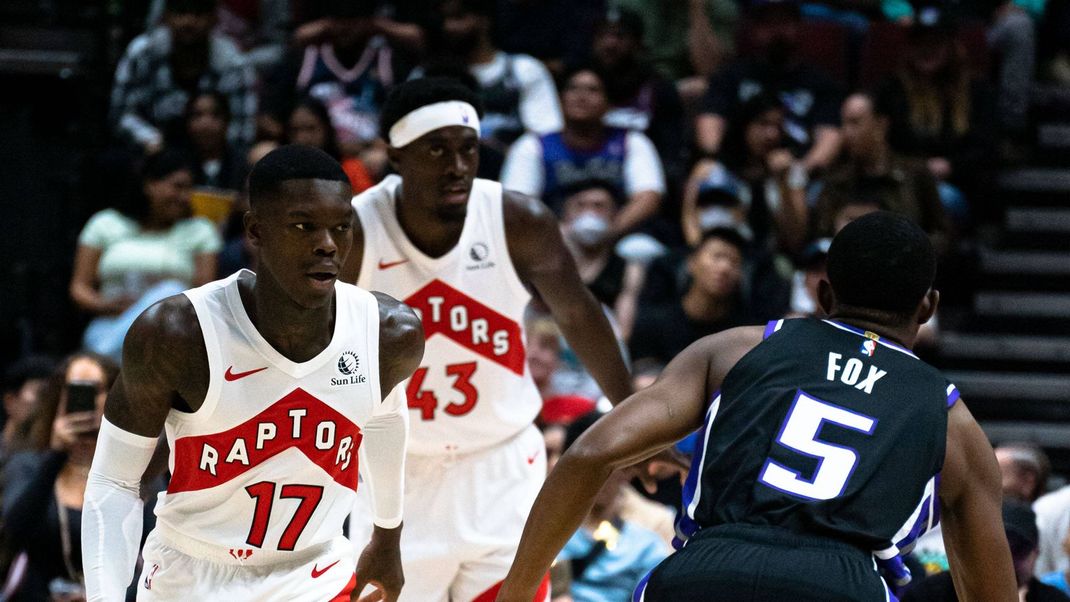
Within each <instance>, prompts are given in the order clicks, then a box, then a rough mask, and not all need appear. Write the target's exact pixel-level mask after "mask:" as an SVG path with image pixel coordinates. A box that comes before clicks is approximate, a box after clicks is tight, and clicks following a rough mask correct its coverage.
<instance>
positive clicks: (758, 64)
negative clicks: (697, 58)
mask: <svg viewBox="0 0 1070 602" xmlns="http://www.w3.org/2000/svg"><path fill="white" fill-rule="evenodd" d="M750 7H751V8H750V9H749V11H750V12H749V15H748V17H749V20H748V23H749V24H750V35H751V37H752V39H753V41H754V45H755V46H756V49H755V52H756V54H755V55H754V56H753V57H749V58H740V59H736V60H734V61H732V62H730V63H728V64H727V65H726V66H725V67H724V68H723V69H721V70H720V71H718V72H717V73H716V74H715V75H714V76H713V77H712V78H711V79H710V84H709V91H708V93H707V95H706V100H705V106H704V107H703V109H702V112H701V114H700V115H699V116H698V118H697V119H696V121H695V136H696V144H697V146H698V150H699V152H701V153H702V154H703V155H705V156H706V157H707V158H715V157H718V156H719V154H720V153H721V152H722V150H723V149H722V143H723V142H724V138H725V133H726V130H727V129H728V123H729V122H730V121H731V120H732V119H733V117H734V115H735V113H736V111H737V109H738V108H739V106H740V104H742V103H744V102H746V101H747V100H749V99H751V98H753V97H754V96H757V95H759V94H763V93H764V94H767V95H771V96H773V97H775V98H778V99H780V101H781V103H782V104H783V106H784V119H785V123H784V132H785V134H786V135H787V140H788V142H789V143H790V149H791V151H792V152H793V153H794V155H795V156H797V157H799V158H800V159H801V160H802V164H803V167H804V168H805V169H806V171H807V172H808V173H813V172H814V171H815V170H820V169H823V168H825V167H827V166H828V165H829V164H830V163H832V161H833V160H834V159H835V158H836V155H837V153H839V150H840V133H839V113H838V111H839V107H840V100H841V98H842V95H841V93H840V90H839V86H838V85H837V84H836V83H834V82H833V81H832V80H831V79H829V77H828V76H827V75H825V74H824V73H822V72H820V71H818V70H816V69H814V68H813V67H811V66H809V65H808V64H806V63H804V62H802V60H801V59H800V56H799V53H798V45H799V19H800V17H799V7H798V5H797V2H796V0H781V1H774V0H753V2H751V3H750Z"/></svg>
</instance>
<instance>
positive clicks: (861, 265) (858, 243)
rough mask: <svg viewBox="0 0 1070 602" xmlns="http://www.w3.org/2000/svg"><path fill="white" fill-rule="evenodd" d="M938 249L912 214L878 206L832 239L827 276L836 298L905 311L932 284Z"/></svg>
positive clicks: (854, 304)
mask: <svg viewBox="0 0 1070 602" xmlns="http://www.w3.org/2000/svg"><path fill="white" fill-rule="evenodd" d="M935 277H936V251H935V250H934V249H933V245H932V243H931V242H930V241H929V237H928V236H926V234H925V232H924V231H923V230H922V229H921V228H920V227H919V226H918V225H917V224H915V223H914V222H913V221H911V220H910V219H908V218H906V217H904V216H902V215H899V214H897V213H892V212H890V211H875V212H873V213H870V214H867V215H864V216H862V217H860V218H858V219H856V220H854V221H853V222H851V223H849V224H847V225H846V226H844V228H843V229H842V230H840V232H839V234H837V235H836V237H835V238H833V239H832V245H831V246H830V247H829V255H828V278H829V283H830V284H831V285H832V291H833V292H834V293H835V294H836V302H837V303H838V304H840V305H847V306H850V307H854V308H858V309H869V310H877V311H882V312H888V313H891V314H893V315H895V316H899V317H905V316H908V315H910V314H911V313H912V312H913V311H914V310H915V309H917V307H918V303H920V302H921V300H922V298H924V297H925V295H926V294H927V293H928V292H929V289H931V288H932V285H933V279H934V278H935Z"/></svg>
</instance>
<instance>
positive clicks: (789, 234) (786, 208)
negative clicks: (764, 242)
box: [774, 181, 808, 252]
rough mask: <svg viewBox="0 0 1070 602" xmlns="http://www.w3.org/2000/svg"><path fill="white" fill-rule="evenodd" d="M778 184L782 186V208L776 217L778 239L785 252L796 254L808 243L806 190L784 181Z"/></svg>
mask: <svg viewBox="0 0 1070 602" xmlns="http://www.w3.org/2000/svg"><path fill="white" fill-rule="evenodd" d="M778 184H779V186H780V207H779V208H778V209H777V212H776V215H775V216H774V219H775V220H776V227H777V238H778V239H779V242H780V247H781V248H782V249H783V250H785V251H789V252H795V251H798V250H799V249H800V247H802V245H803V243H804V242H805V241H806V226H807V223H808V222H807V219H808V215H807V207H806V189H805V188H799V187H792V186H790V185H789V184H788V183H787V182H783V181H782V182H779V183H778Z"/></svg>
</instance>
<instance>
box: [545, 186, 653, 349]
mask: <svg viewBox="0 0 1070 602" xmlns="http://www.w3.org/2000/svg"><path fill="white" fill-rule="evenodd" d="M619 196H620V192H619V191H618V190H617V189H616V188H615V187H614V186H613V185H612V184H610V183H609V182H605V181H600V180H587V181H584V182H578V183H577V184H575V185H574V186H572V187H570V188H569V191H568V194H567V196H566V197H565V203H564V207H563V209H562V215H561V233H562V234H563V235H564V239H565V245H566V246H567V247H568V249H569V251H571V252H572V256H573V258H575V260H576V267H577V268H578V269H579V273H580V278H582V279H583V282H584V284H586V285H587V288H589V289H590V290H591V293H592V294H594V297H595V299H598V300H599V301H600V302H601V303H602V304H603V305H605V306H606V307H608V308H610V309H612V310H613V314H614V316H616V318H617V325H618V326H619V328H620V336H621V338H622V339H624V340H625V341H627V340H628V337H629V335H630V334H631V329H632V324H633V323H634V321H635V310H636V303H637V302H638V300H639V289H640V288H641V287H642V284H643V266H642V265H641V264H639V263H637V262H634V261H628V260H626V259H624V258H623V257H621V255H620V254H619V253H618V252H617V250H616V248H615V247H614V245H613V244H611V243H612V241H610V240H609V232H610V228H611V227H612V224H613V222H614V220H615V219H616V216H617V213H618V210H617V207H618V206H619V205H620V202H619V201H618V197H619Z"/></svg>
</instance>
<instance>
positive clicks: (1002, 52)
mask: <svg viewBox="0 0 1070 602" xmlns="http://www.w3.org/2000/svg"><path fill="white" fill-rule="evenodd" d="M982 5H984V6H987V8H988V9H989V11H990V12H989V14H990V15H991V19H992V25H991V27H990V28H989V30H988V46H989V48H990V49H991V50H992V54H993V58H995V61H996V65H995V70H994V74H995V76H994V78H993V79H994V80H995V81H996V84H997V86H998V89H999V96H998V111H999V123H1000V125H1001V126H1002V129H1003V134H1004V135H1005V136H1006V137H1008V138H1011V139H1014V140H1016V141H1022V140H1023V138H1025V136H1026V135H1027V126H1028V123H1029V107H1030V103H1031V99H1032V94H1033V76H1034V73H1035V71H1036V60H1037V56H1036V55H1037V41H1036V31H1035V30H1034V25H1033V20H1032V19H1031V18H1029V15H1028V14H1027V13H1026V11H1025V10H1024V9H1023V8H1022V7H1020V6H1018V5H1017V4H1016V3H1015V2H1014V0H983V2H982Z"/></svg>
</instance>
